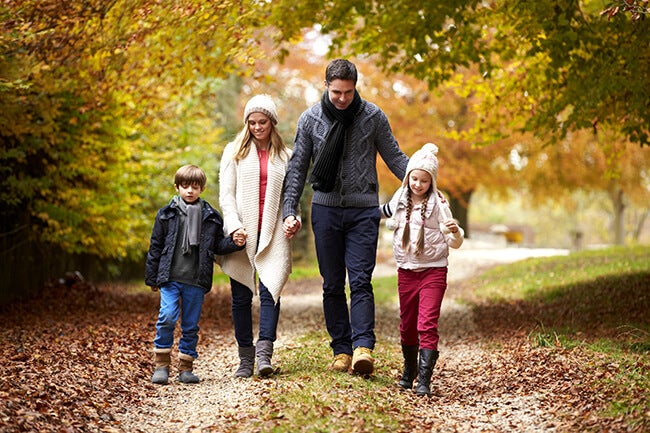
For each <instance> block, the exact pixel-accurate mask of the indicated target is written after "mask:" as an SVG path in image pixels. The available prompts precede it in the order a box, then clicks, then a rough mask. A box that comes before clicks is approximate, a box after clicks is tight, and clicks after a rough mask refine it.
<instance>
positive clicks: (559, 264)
mask: <svg viewBox="0 0 650 433" xmlns="http://www.w3.org/2000/svg"><path fill="white" fill-rule="evenodd" d="M643 272H650V248H649V247H647V246H646V247H643V246H638V247H630V248H626V247H614V248H607V249H601V250H590V251H582V252H579V253H573V254H570V255H569V256H556V257H543V258H532V259H527V260H522V261H520V262H516V263H512V264H508V265H502V266H497V267H495V268H493V269H491V270H489V271H488V272H486V273H484V274H483V275H481V278H480V279H481V285H480V286H478V287H477V290H476V292H475V294H476V295H477V296H478V297H480V298H483V299H487V300H490V301H493V302H501V301H512V300H520V299H526V298H527V297H531V296H536V297H539V296H543V297H544V298H545V299H546V300H549V301H550V300H553V299H555V298H557V297H559V296H561V295H562V293H564V291H565V290H566V288H567V287H570V286H572V285H576V284H585V283H591V282H594V281H596V280H597V279H598V278H602V277H607V276H612V275H614V276H620V275H625V274H639V273H643Z"/></svg>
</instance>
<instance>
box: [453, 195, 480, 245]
mask: <svg viewBox="0 0 650 433" xmlns="http://www.w3.org/2000/svg"><path fill="white" fill-rule="evenodd" d="M472 194H474V190H470V191H467V192H465V193H463V194H462V195H461V196H460V197H449V207H450V208H451V213H452V214H453V215H454V218H456V220H458V224H459V225H460V226H461V227H462V228H463V230H465V237H466V238H469V237H470V233H469V221H468V220H467V218H468V208H469V201H470V199H471V198H472Z"/></svg>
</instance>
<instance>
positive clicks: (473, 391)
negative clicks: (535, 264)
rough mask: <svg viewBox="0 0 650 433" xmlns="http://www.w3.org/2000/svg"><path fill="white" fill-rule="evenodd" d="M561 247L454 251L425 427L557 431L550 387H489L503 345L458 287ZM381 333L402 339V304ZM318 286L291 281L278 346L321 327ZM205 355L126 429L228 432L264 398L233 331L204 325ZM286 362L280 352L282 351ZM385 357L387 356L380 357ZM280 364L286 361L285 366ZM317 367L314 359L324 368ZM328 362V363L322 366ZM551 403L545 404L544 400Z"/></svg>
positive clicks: (423, 408)
mask: <svg viewBox="0 0 650 433" xmlns="http://www.w3.org/2000/svg"><path fill="white" fill-rule="evenodd" d="M563 253H565V252H564V251H557V250H528V249H523V248H522V249H519V248H500V249H495V248H484V247H483V246H481V245H471V244H470V243H469V242H468V243H467V244H466V245H464V246H463V248H462V249H460V250H455V251H453V252H452V256H451V257H450V266H449V290H448V293H447V295H446V297H445V301H444V303H443V312H442V317H441V323H440V327H441V333H442V338H441V346H440V352H441V358H440V361H439V362H438V365H437V366H436V372H435V377H434V379H435V383H436V388H434V392H435V393H436V396H435V397H433V398H431V399H427V400H424V399H419V401H418V402H417V403H416V406H415V407H417V411H416V413H414V417H417V419H419V420H421V421H422V425H423V426H425V428H423V430H425V429H429V427H428V426H435V431H440V432H471V431H477V432H478V431H481V432H485V431H495V432H496V431H518V432H541V431H544V432H553V431H555V429H556V424H555V423H554V420H553V417H552V416H549V414H548V410H547V409H548V408H547V407H546V406H547V403H545V401H546V400H547V399H545V398H544V397H545V395H544V390H538V391H537V392H533V393H527V394H523V395H522V394H519V393H514V392H513V391H512V390H510V391H509V390H508V388H507V387H505V388H488V387H486V385H485V384H484V383H479V382H478V380H480V379H479V378H480V377H481V376H476V375H474V374H473V372H474V371H477V370H478V369H485V368H486V365H488V366H489V365H490V364H491V363H499V362H501V360H499V353H498V351H493V350H491V351H489V352H487V351H486V350H485V349H484V348H483V347H482V345H481V344H480V342H479V341H478V337H477V335H476V332H475V325H474V321H473V318H472V314H471V311H470V310H469V308H468V307H467V306H465V305H464V304H462V303H460V302H458V300H457V295H456V294H455V293H454V287H455V286H456V285H457V284H458V283H459V282H460V281H462V280H464V279H466V278H468V277H471V276H473V275H476V274H477V273H478V272H480V271H482V270H483V269H486V268H489V267H491V266H493V265H496V264H500V263H507V262H512V261H516V260H520V259H523V258H526V257H531V256H540V255H553V254H563ZM393 272H394V269H393V266H392V265H391V264H390V262H388V263H380V264H379V265H378V267H377V270H376V276H379V275H387V274H391V273H393ZM377 314H378V317H377V335H378V338H381V339H384V340H385V341H389V342H394V344H396V345H399V336H398V314H397V306H394V307H393V308H388V309H378V312H377ZM322 323H323V319H322V308H321V294H320V285H319V282H318V281H314V282H311V284H300V285H290V286H288V287H287V289H286V290H285V293H284V294H283V297H282V315H281V319H280V325H279V330H278V331H279V332H278V333H279V339H278V341H277V343H276V353H278V354H279V353H281V352H282V351H283V349H286V348H288V347H291V345H293V344H295V343H294V339H295V337H296V336H297V335H300V334H302V333H304V332H305V331H306V330H308V329H310V328H311V329H318V327H319V326H320V327H322V326H323V325H322ZM202 335H203V337H202V340H201V341H200V343H199V345H200V353H201V357H200V358H199V360H198V361H197V363H196V368H195V372H196V373H197V374H198V375H199V376H200V377H201V378H202V382H201V383H200V384H198V385H196V386H182V385H179V384H177V383H175V382H172V383H171V384H170V385H169V386H163V387H156V395H155V396H153V397H152V398H149V399H147V400H145V401H143V402H142V405H140V406H139V407H136V408H131V410H130V411H129V413H128V414H127V413H125V414H124V415H123V416H122V417H121V419H119V420H118V421H119V422H120V424H121V430H123V431H128V432H152V433H153V432H155V433H165V432H200V431H227V430H228V426H233V425H236V424H237V422H238V420H239V419H243V418H246V414H248V413H250V411H251V410H254V409H255V408H256V407H258V406H259V405H261V404H263V401H264V397H265V392H266V390H267V389H268V387H271V386H272V383H273V381H269V380H264V381H260V380H257V379H255V380H236V379H235V378H234V377H233V376H232V375H233V371H234V370H235V368H236V365H237V359H236V349H235V345H234V337H233V335H232V331H230V332H229V333H228V334H227V335H215V333H211V332H210V331H209V330H202ZM278 358H279V359H280V361H281V357H278ZM378 362H381V360H378ZM280 367H281V365H280ZM318 367H319V366H316V368H318ZM322 367H323V368H324V366H322ZM545 405H546V406H545Z"/></svg>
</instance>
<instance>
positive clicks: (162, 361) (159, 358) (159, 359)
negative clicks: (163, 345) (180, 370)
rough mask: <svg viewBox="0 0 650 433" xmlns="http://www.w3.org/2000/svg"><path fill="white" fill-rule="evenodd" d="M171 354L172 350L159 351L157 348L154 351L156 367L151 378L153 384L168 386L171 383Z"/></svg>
mask: <svg viewBox="0 0 650 433" xmlns="http://www.w3.org/2000/svg"><path fill="white" fill-rule="evenodd" d="M171 353H172V350H171V349H159V348H157V347H156V348H154V349H153V354H154V364H155V365H156V367H155V369H154V371H153V375H152V376H151V382H152V383H156V384H158V385H167V382H168V381H169V365H170V364H171V363H172V360H171Z"/></svg>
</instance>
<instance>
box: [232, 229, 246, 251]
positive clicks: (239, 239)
mask: <svg viewBox="0 0 650 433" xmlns="http://www.w3.org/2000/svg"><path fill="white" fill-rule="evenodd" d="M247 237H248V234H247V233H246V229H244V228H239V229H237V230H235V231H234V232H233V233H232V240H233V242H234V243H235V245H237V246H238V247H241V246H242V245H244V244H245V243H246V238H247Z"/></svg>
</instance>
